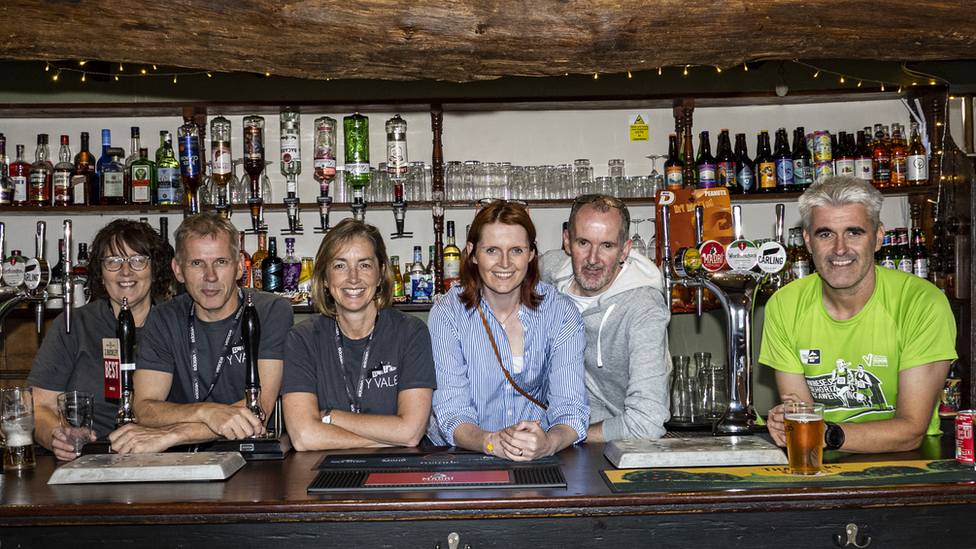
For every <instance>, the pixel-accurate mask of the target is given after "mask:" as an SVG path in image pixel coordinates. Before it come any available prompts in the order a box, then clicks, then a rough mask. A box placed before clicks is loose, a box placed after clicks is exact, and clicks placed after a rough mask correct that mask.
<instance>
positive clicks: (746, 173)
mask: <svg viewBox="0 0 976 549" xmlns="http://www.w3.org/2000/svg"><path fill="white" fill-rule="evenodd" d="M735 161H736V166H737V167H738V169H739V171H738V172H737V173H736V174H735V181H736V183H738V184H739V186H740V187H741V188H742V192H743V193H745V194H748V193H752V192H755V191H756V172H755V170H754V169H753V165H752V160H750V159H749V147H748V145H746V134H744V133H737V134H735Z"/></svg>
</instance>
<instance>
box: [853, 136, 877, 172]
mask: <svg viewBox="0 0 976 549" xmlns="http://www.w3.org/2000/svg"><path fill="white" fill-rule="evenodd" d="M867 139H868V134H865V133H864V130H858V132H857V149H856V150H855V151H854V175H855V176H857V177H859V178H861V179H863V180H865V181H867V182H868V183H871V184H874V155H873V154H872V152H871V147H869V146H868V143H867Z"/></svg>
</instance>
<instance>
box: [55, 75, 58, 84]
mask: <svg viewBox="0 0 976 549" xmlns="http://www.w3.org/2000/svg"><path fill="white" fill-rule="evenodd" d="M54 81H55V82H57V81H58V75H56V74H55V75H54Z"/></svg>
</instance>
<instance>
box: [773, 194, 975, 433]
mask: <svg viewBox="0 0 976 549" xmlns="http://www.w3.org/2000/svg"><path fill="white" fill-rule="evenodd" d="M882 200H883V199H882V197H881V193H880V192H878V190H877V189H875V188H874V187H872V186H871V185H870V184H869V183H867V182H865V181H863V180H861V179H857V178H854V177H848V176H837V177H829V178H826V179H824V180H823V181H821V182H818V183H816V184H814V185H811V186H810V188H809V189H807V191H806V192H805V193H803V196H801V197H800V201H799V209H800V216H801V218H802V222H803V239H804V241H805V242H806V245H807V248H808V249H809V250H810V253H811V255H812V256H813V261H814V263H815V265H816V267H817V270H818V274H815V275H813V276H809V277H805V278H802V279H800V280H797V281H795V282H793V283H791V284H789V285H787V286H786V287H784V288H783V289H781V290H780V291H778V292H776V293H775V294H774V295H773V297H772V298H770V300H769V303H768V304H767V305H766V315H765V323H764V326H763V338H762V351H761V353H760V355H759V361H760V362H761V363H763V364H765V365H767V366H769V367H771V368H773V369H775V370H776V385H777V388H778V390H779V392H780V395H781V399H782V400H783V402H789V401H803V402H811V401H816V402H820V403H823V404H824V408H825V410H826V412H825V417H826V420H827V422H828V426H827V429H826V434H825V436H824V439H825V443H824V447H825V448H827V449H831V450H838V449H839V450H843V451H845V452H897V451H904V450H913V449H915V448H918V446H919V445H920V444H921V442H922V439H923V437H924V436H925V435H926V434H938V433H939V432H940V431H939V418H938V414H936V405H937V404H938V400H939V393H940V391H941V390H942V386H943V383H944V380H945V377H946V374H947V373H948V371H949V365H950V363H951V361H952V360H954V359H956V358H957V355H956V352H955V339H956V325H955V320H954V318H953V315H952V312H951V310H950V308H949V302H948V300H947V299H946V297H945V295H944V294H943V293H942V292H941V291H939V289H938V288H936V287H935V286H934V285H932V284H931V283H929V282H928V281H926V280H923V279H921V278H918V277H916V276H915V275H912V274H909V273H904V272H901V271H897V270H893V269H886V268H883V267H878V266H876V265H875V263H874V253H875V252H876V251H877V250H879V249H880V248H881V244H882V241H883V237H884V225H882V224H881V220H880V212H881V203H882ZM838 423H843V425H838ZM768 425H769V432H770V434H771V435H772V437H773V439H774V440H775V441H776V442H777V443H778V444H779V445H781V446H785V445H786V438H785V432H784V430H783V427H784V426H783V407H782V406H777V407H775V408H773V409H772V410H770V412H769V422H768Z"/></svg>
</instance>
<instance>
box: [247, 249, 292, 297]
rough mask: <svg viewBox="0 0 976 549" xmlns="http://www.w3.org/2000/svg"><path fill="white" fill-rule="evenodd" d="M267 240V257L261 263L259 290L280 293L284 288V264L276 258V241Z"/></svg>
mask: <svg viewBox="0 0 976 549" xmlns="http://www.w3.org/2000/svg"><path fill="white" fill-rule="evenodd" d="M269 240H270V242H269V244H268V257H266V258H264V260H263V261H262V262H261V290H263V291H265V292H282V291H284V286H285V277H284V274H285V273H284V262H283V261H282V260H281V258H280V257H278V240H277V239H276V238H275V237H273V236H272V237H270V238H269ZM252 261H253V259H252Z"/></svg>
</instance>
